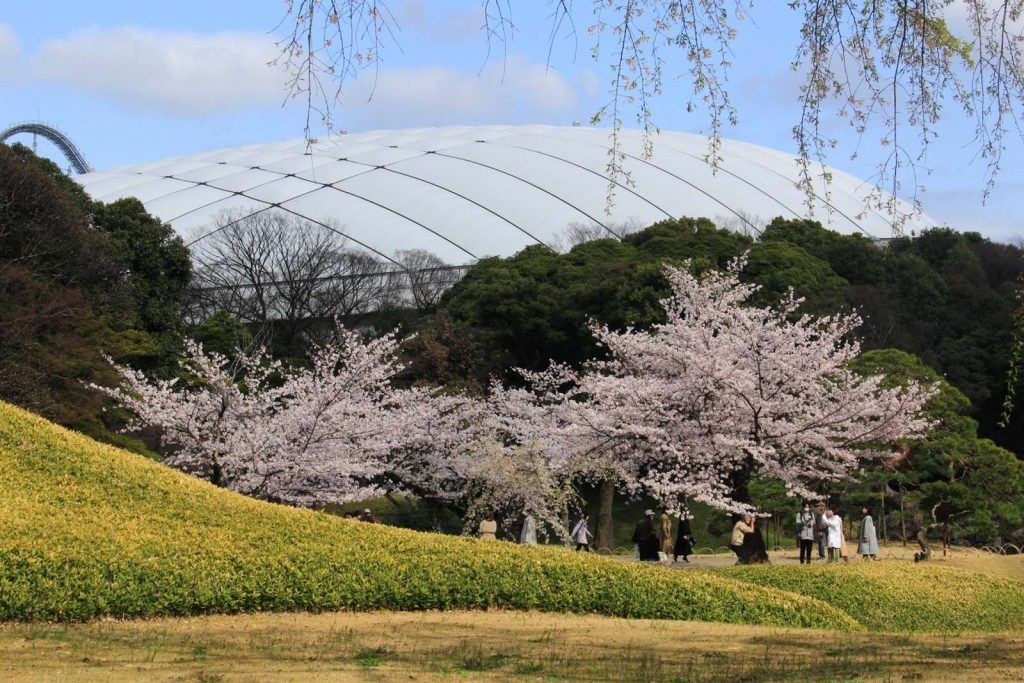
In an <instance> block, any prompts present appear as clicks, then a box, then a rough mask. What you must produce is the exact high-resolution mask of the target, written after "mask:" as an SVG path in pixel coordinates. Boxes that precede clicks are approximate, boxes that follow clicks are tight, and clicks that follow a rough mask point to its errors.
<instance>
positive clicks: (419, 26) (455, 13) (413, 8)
mask: <svg viewBox="0 0 1024 683" xmlns="http://www.w3.org/2000/svg"><path fill="white" fill-rule="evenodd" d="M395 19H396V21H397V22H398V25H399V28H401V29H403V30H404V29H409V30H412V31H415V32H417V33H420V34H422V35H424V36H429V38H430V40H431V41H435V42H446V43H461V42H466V41H469V40H479V41H482V40H484V32H483V26H484V19H485V17H484V10H483V7H482V6H480V5H479V4H475V5H474V6H472V7H466V8H463V9H448V10H445V11H444V12H442V13H438V11H437V8H436V7H431V8H428V6H427V3H426V2H424V0H405V2H403V3H401V4H400V5H399V6H398V9H397V10H396V12H395Z"/></svg>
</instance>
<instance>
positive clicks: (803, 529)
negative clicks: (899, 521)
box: [796, 501, 878, 564]
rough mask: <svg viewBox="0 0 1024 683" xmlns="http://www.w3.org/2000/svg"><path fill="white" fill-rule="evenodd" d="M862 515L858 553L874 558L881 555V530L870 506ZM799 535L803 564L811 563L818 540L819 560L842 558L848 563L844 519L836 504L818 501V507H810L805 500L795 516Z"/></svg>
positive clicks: (868, 558) (837, 559) (833, 560)
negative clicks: (876, 524)
mask: <svg viewBox="0 0 1024 683" xmlns="http://www.w3.org/2000/svg"><path fill="white" fill-rule="evenodd" d="M861 512H862V513H863V517H862V518H861V522H860V542H859V543H858V544H857V554H858V555H860V556H861V557H863V558H864V559H865V560H874V559H876V558H877V556H878V533H877V532H876V531H875V520H874V518H872V516H871V509H870V508H869V507H868V506H866V505H865V506H864V507H863V508H861ZM796 537H797V543H799V545H800V564H810V563H811V554H812V552H813V550H814V546H815V543H817V546H818V559H819V560H824V559H826V557H827V558H828V561H829V562H838V561H839V560H842V561H844V562H849V560H850V558H849V557H848V556H847V554H846V533H845V531H844V529H843V518H842V517H841V516H840V515H839V511H838V510H836V508H835V506H831V507H830V506H826V505H825V502H824V501H819V502H818V504H817V506H816V509H815V510H811V505H810V503H804V505H803V509H802V510H801V511H800V512H798V513H797V515H796Z"/></svg>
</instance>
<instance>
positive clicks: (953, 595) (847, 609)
mask: <svg viewBox="0 0 1024 683" xmlns="http://www.w3.org/2000/svg"><path fill="white" fill-rule="evenodd" d="M714 573H715V574H717V575H718V576H725V577H728V578H731V579H739V580H742V581H747V582H749V583H750V584H751V585H755V586H765V587H770V588H778V589H780V590H784V591H792V592H794V593H799V594H800V595H805V596H808V597H813V598H817V599H818V600H821V601H822V602H826V603H828V604H829V605H832V606H833V607H836V608H838V609H840V610H842V611H843V612H844V613H846V614H848V615H849V616H850V617H852V618H853V619H855V620H856V621H857V622H858V623H860V624H862V625H863V626H865V627H867V628H869V629H872V630H880V631H937V632H938V631H943V632H951V631H1002V630H1012V629H1020V628H1024V582H1021V581H1017V580H1015V579H1009V578H1003V577H997V576H990V575H988V574H983V573H979V572H972V571H967V570H963V569H955V568H951V567H939V566H935V565H930V564H911V563H909V562H907V563H902V562H884V561H883V562H857V563H854V564H831V565H812V566H793V565H789V566H779V567H772V566H748V567H728V568H724V569H719V570H716V571H715V572H714Z"/></svg>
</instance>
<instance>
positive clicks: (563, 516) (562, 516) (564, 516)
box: [558, 498, 572, 548]
mask: <svg viewBox="0 0 1024 683" xmlns="http://www.w3.org/2000/svg"><path fill="white" fill-rule="evenodd" d="M558 521H559V522H561V523H562V528H563V529H565V536H564V537H563V539H562V545H564V546H565V547H566V548H569V547H572V539H570V538H569V499H568V498H566V499H564V500H563V501H562V510H561V512H559V513H558Z"/></svg>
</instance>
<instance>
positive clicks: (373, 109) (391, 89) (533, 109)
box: [338, 56, 580, 128]
mask: <svg viewBox="0 0 1024 683" xmlns="http://www.w3.org/2000/svg"><path fill="white" fill-rule="evenodd" d="M371 96H372V97H371ZM342 105H343V107H344V110H343V111H341V112H339V113H340V117H338V119H339V120H349V121H352V120H353V117H355V119H356V120H357V122H358V123H359V124H360V125H364V124H365V125H373V126H374V127H382V128H383V127H396V126H406V125H443V124H448V123H475V122H480V121H487V122H495V121H501V122H507V123H515V122H537V121H548V120H551V119H553V118H556V117H557V121H559V122H561V123H565V124H567V123H568V122H569V120H571V118H572V117H573V116H574V115H575V117H576V118H579V111H578V109H579V108H580V102H579V91H578V89H577V87H576V86H575V85H574V84H573V83H570V82H569V81H568V80H567V79H566V78H565V77H563V76H562V75H561V74H559V73H558V72H556V71H555V70H554V69H549V68H547V67H545V66H544V65H543V64H532V63H529V62H527V61H526V60H525V59H523V58H522V57H520V56H511V57H509V58H508V60H507V61H505V62H504V63H501V62H500V60H499V61H497V62H495V63H491V64H489V65H488V66H487V67H486V68H485V69H484V70H483V72H481V73H479V74H478V73H477V72H475V71H468V70H461V69H452V68H448V67H442V66H426V67H415V68H395V69H381V70H380V72H379V73H378V74H377V75H376V88H374V74H373V73H372V72H370V71H367V72H364V73H363V74H362V75H361V76H360V78H359V79H358V80H356V81H355V82H354V83H352V84H351V85H350V86H349V87H347V88H346V89H345V91H344V92H343V94H342Z"/></svg>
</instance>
